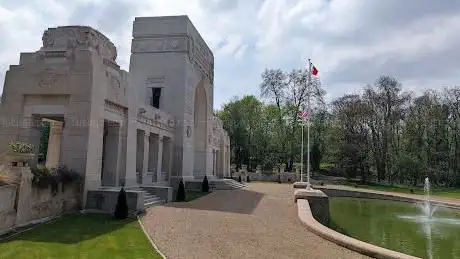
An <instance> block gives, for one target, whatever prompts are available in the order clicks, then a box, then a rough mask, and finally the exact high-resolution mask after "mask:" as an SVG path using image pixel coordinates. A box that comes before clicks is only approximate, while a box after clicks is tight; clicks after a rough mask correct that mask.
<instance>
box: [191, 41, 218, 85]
mask: <svg viewBox="0 0 460 259" xmlns="http://www.w3.org/2000/svg"><path fill="white" fill-rule="evenodd" d="M188 56H189V61H190V63H192V64H193V66H194V67H195V69H197V70H198V71H199V72H200V73H201V74H202V75H203V76H205V77H207V78H209V82H210V84H211V85H213V84H214V57H213V55H212V52H211V51H210V50H209V49H208V47H207V46H206V43H205V42H204V41H203V40H201V39H198V40H196V39H194V38H193V37H189V38H188Z"/></svg>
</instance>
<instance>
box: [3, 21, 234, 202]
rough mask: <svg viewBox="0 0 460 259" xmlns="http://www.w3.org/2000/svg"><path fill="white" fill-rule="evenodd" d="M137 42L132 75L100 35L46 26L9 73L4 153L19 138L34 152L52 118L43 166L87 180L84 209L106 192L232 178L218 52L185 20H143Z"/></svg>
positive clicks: (137, 27)
mask: <svg viewBox="0 0 460 259" xmlns="http://www.w3.org/2000/svg"><path fill="white" fill-rule="evenodd" d="M132 37H133V38H132V44H131V57H130V65H129V72H127V71H124V70H122V69H121V68H120V66H119V65H118V64H117V49H116V47H115V45H114V44H113V43H112V42H111V41H110V39H108V38H107V37H106V36H104V35H103V34H102V33H100V32H99V31H97V30H95V29H93V28H91V27H87V26H62V27H57V28H49V29H47V30H46V31H45V32H44V34H43V38H42V40H43V46H42V47H41V48H40V49H39V50H37V51H36V52H32V53H21V54H20V59H19V65H11V66H10V67H9V70H8V71H7V72H6V77H5V84H4V88H3V96H2V103H1V109H0V116H1V127H0V151H2V152H6V150H7V148H8V143H9V142H10V141H11V140H18V139H20V140H24V141H27V142H29V143H31V144H33V145H34V146H35V149H36V150H35V153H36V154H38V152H39V151H38V147H39V145H40V139H41V134H42V133H41V130H40V129H41V127H42V125H43V122H44V121H48V122H50V125H51V126H50V134H49V139H48V148H47V151H48V152H47V155H46V157H45V158H44V160H45V162H44V164H46V166H47V167H56V166H58V165H66V166H67V167H69V168H70V169H73V170H76V171H78V172H80V173H81V174H82V175H84V179H85V182H84V190H85V191H84V195H83V196H84V197H83V199H82V200H83V204H85V203H86V202H87V198H86V196H87V195H88V192H90V191H100V190H105V189H110V187H119V186H122V185H124V186H126V187H127V188H128V189H129V188H131V187H132V188H133V189H135V187H143V186H164V187H167V186H171V185H172V184H174V182H175V181H177V180H178V179H184V181H191V182H193V181H197V180H201V179H202V178H203V177H204V175H207V176H208V178H209V179H211V180H213V179H219V178H223V177H224V176H227V175H229V170H230V147H229V145H230V143H229V137H228V134H227V132H226V131H225V130H224V129H223V128H222V121H221V120H220V119H218V118H217V117H216V116H215V115H214V113H213V98H214V81H213V79H214V57H213V53H212V52H211V50H210V49H209V47H208V46H207V45H206V43H205V41H204V40H203V39H202V38H201V36H200V34H199V33H198V31H197V30H196V29H195V27H194V26H193V24H192V23H191V21H190V20H189V18H188V17H187V16H168V17H138V18H135V20H134V24H133V33H132ZM35 162H37V161H35Z"/></svg>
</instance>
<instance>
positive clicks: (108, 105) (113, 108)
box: [104, 101, 126, 116]
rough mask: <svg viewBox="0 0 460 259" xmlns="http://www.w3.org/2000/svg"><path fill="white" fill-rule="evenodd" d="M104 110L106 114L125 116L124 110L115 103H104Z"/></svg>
mask: <svg viewBox="0 0 460 259" xmlns="http://www.w3.org/2000/svg"><path fill="white" fill-rule="evenodd" d="M104 109H105V110H106V111H108V112H111V113H115V114H118V115H121V116H126V109H125V108H124V107H122V106H120V105H117V104H115V103H112V102H109V101H106V102H105V106H104Z"/></svg>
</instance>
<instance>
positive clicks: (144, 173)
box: [140, 131, 152, 184]
mask: <svg viewBox="0 0 460 259" xmlns="http://www.w3.org/2000/svg"><path fill="white" fill-rule="evenodd" d="M149 147H150V132H147V131H144V160H143V161H144V162H143V163H142V172H140V173H141V174H142V184H150V183H152V179H151V178H150V179H148V178H147V171H148V168H149Z"/></svg>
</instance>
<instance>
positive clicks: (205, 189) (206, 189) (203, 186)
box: [201, 175, 209, 192]
mask: <svg viewBox="0 0 460 259" xmlns="http://www.w3.org/2000/svg"><path fill="white" fill-rule="evenodd" d="M201 191H202V192H209V182H208V177H207V176H206V175H205V176H204V179H203V183H201Z"/></svg>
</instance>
